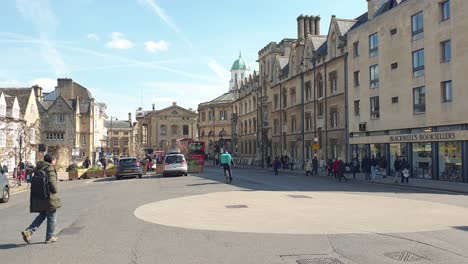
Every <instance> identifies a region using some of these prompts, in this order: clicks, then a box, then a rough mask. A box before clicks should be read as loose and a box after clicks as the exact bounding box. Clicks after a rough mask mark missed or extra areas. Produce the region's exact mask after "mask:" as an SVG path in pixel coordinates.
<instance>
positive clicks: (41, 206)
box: [29, 161, 62, 213]
mask: <svg viewBox="0 0 468 264" xmlns="http://www.w3.org/2000/svg"><path fill="white" fill-rule="evenodd" d="M36 170H44V171H45V172H46V173H47V176H49V193H50V195H49V199H39V198H35V197H32V196H31V197H30V207H29V209H30V211H31V213H38V212H43V211H47V210H51V209H58V208H60V207H62V201H61V200H60V197H59V196H58V188H57V171H55V168H54V167H53V166H52V165H51V164H50V163H48V162H45V161H39V162H37V166H36Z"/></svg>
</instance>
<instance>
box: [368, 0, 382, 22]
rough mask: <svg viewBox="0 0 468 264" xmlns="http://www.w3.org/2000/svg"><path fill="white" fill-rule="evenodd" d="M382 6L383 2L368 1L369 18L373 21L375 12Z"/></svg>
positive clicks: (380, 0) (379, 0) (377, 0)
mask: <svg viewBox="0 0 468 264" xmlns="http://www.w3.org/2000/svg"><path fill="white" fill-rule="evenodd" d="M381 5H382V0H367V17H368V19H369V20H372V19H373V18H374V16H375V12H376V11H377V10H378V9H379V8H380V6H381Z"/></svg>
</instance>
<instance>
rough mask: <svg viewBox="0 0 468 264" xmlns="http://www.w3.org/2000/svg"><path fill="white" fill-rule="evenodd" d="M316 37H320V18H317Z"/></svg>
mask: <svg viewBox="0 0 468 264" xmlns="http://www.w3.org/2000/svg"><path fill="white" fill-rule="evenodd" d="M315 35H320V16H316V17H315Z"/></svg>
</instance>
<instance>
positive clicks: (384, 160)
mask: <svg viewBox="0 0 468 264" xmlns="http://www.w3.org/2000/svg"><path fill="white" fill-rule="evenodd" d="M380 168H381V169H382V177H383V178H387V158H386V157H381V159H380Z"/></svg>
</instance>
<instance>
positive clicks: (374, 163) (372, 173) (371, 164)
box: [370, 155, 377, 180]
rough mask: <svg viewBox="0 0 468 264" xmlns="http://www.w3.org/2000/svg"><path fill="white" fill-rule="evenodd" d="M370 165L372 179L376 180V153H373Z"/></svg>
mask: <svg viewBox="0 0 468 264" xmlns="http://www.w3.org/2000/svg"><path fill="white" fill-rule="evenodd" d="M370 166H371V177H372V180H375V177H376V167H377V159H376V158H375V155H372V158H371V160H370Z"/></svg>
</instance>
